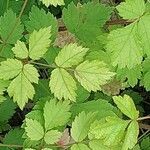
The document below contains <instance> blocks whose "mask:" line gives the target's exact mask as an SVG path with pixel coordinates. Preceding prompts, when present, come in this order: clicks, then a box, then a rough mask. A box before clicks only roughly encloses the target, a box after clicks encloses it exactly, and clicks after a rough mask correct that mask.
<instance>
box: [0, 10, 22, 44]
mask: <svg viewBox="0 0 150 150" xmlns="http://www.w3.org/2000/svg"><path fill="white" fill-rule="evenodd" d="M16 22H17V24H16ZM12 31H13V33H12ZM22 33H23V26H22V25H21V22H20V19H18V18H17V17H16V14H15V13H13V11H12V10H8V11H7V12H6V13H5V14H4V16H2V17H0V35H1V38H2V40H3V41H5V42H6V43H10V44H15V43H16V41H17V40H18V39H20V38H21V37H22Z"/></svg>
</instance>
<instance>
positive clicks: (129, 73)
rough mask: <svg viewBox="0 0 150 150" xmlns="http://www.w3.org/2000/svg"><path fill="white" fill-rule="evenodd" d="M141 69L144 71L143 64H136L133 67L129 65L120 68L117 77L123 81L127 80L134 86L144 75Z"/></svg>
mask: <svg viewBox="0 0 150 150" xmlns="http://www.w3.org/2000/svg"><path fill="white" fill-rule="evenodd" d="M141 71H142V67H141V65H139V66H135V67H134V68H132V69H129V68H127V67H125V68H122V69H120V68H118V69H117V79H120V80H122V81H126V80H127V83H128V84H129V85H130V86H131V87H134V86H135V85H136V84H137V83H138V80H139V79H141V76H142V73H141Z"/></svg>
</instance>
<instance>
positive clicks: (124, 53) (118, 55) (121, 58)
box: [106, 22, 143, 69]
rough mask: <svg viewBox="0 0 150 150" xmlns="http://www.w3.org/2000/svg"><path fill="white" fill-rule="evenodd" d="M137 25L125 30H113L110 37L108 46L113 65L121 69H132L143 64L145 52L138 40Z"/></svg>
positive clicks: (127, 27) (133, 24) (134, 24)
mask: <svg viewBox="0 0 150 150" xmlns="http://www.w3.org/2000/svg"><path fill="white" fill-rule="evenodd" d="M136 33H137V24H136V22H135V23H132V24H130V25H128V26H126V27H125V28H121V29H117V30H113V31H111V32H110V34H109V36H108V43H107V45H106V47H107V51H108V52H109V54H110V56H111V59H112V65H113V66H117V65H118V67H119V68H125V67H126V66H127V68H129V69H132V68H133V67H135V66H136V65H139V64H141V61H142V56H143V51H142V48H141V45H140V44H139V41H138V39H137V35H136Z"/></svg>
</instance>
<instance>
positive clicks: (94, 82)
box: [75, 60, 115, 91]
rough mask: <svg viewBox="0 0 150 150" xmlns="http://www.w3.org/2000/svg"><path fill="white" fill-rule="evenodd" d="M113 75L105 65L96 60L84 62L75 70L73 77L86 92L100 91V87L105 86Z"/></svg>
mask: <svg viewBox="0 0 150 150" xmlns="http://www.w3.org/2000/svg"><path fill="white" fill-rule="evenodd" d="M114 75H115V73H113V72H110V71H109V69H108V68H107V66H106V64H105V63H103V62H101V61H98V60H93V61H84V62H83V63H81V64H80V65H79V66H77V67H76V69H75V77H76V78H77V80H78V81H79V82H80V83H81V85H82V86H83V87H84V88H85V89H87V90H88V91H97V90H101V85H104V84H106V83H107V81H109V80H110V79H111V78H112V77H113V76H114Z"/></svg>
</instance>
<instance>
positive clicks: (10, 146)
mask: <svg viewBox="0 0 150 150" xmlns="http://www.w3.org/2000/svg"><path fill="white" fill-rule="evenodd" d="M0 147H9V148H22V147H23V145H11V144H10V145H9V144H1V143H0Z"/></svg>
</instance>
